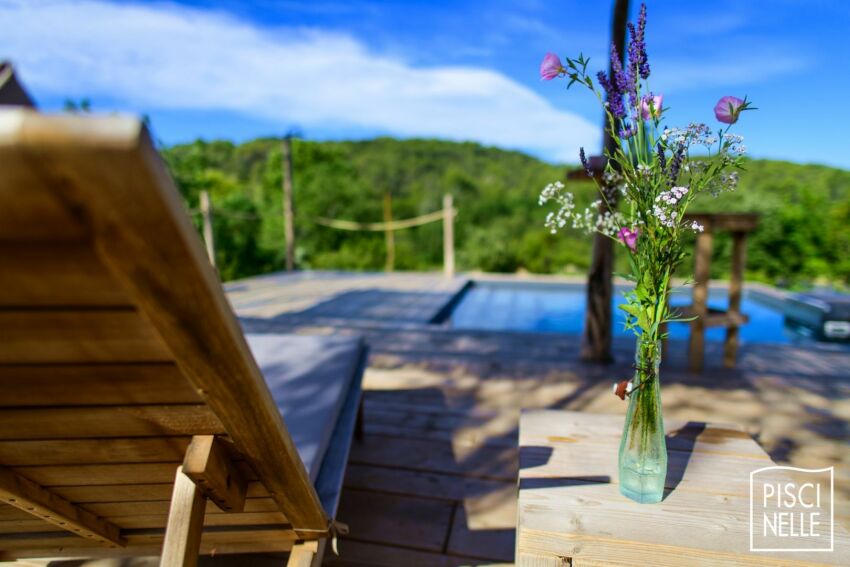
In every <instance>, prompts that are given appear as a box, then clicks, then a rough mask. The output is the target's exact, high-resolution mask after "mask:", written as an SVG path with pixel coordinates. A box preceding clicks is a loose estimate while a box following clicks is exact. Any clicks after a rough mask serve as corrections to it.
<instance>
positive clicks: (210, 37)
mask: <svg viewBox="0 0 850 567" xmlns="http://www.w3.org/2000/svg"><path fill="white" fill-rule="evenodd" d="M0 20H2V21H3V22H4V26H3V27H4V31H3V33H2V34H0V54H2V55H3V56H6V57H10V58H11V59H12V60H13V61H14V62H15V63H16V64H17V65H18V67H19V68H20V70H21V74H22V76H23V78H24V80H25V81H26V82H27V84H28V85H29V87H30V88H31V89H32V90H33V92H34V93H35V94H36V96H38V95H39V94H50V95H58V96H72V97H82V96H92V97H98V96H108V97H110V99H112V100H117V101H120V102H122V103H125V104H127V105H129V106H131V107H134V108H138V109H140V110H152V109H201V110H227V111H235V112H240V113H243V114H245V115H248V116H252V117H259V118H262V119H267V120H270V121H275V122H279V123H281V124H290V123H293V122H296V123H299V124H301V125H303V126H305V127H306V128H308V129H309V128H310V126H311V125H315V126H319V125H321V126H323V127H327V126H328V125H339V126H340V127H346V128H352V127H353V128H358V127H360V128H367V129H375V130H382V131H386V132H388V133H391V134H396V135H400V136H435V137H442V138H448V139H456V140H475V141H479V142H482V143H485V144H494V145H499V146H503V147H509V148H521V149H525V150H529V151H532V152H535V153H538V154H540V155H543V156H546V157H548V158H551V159H557V160H569V161H575V156H576V155H577V151H578V147H579V145H587V146H590V147H595V146H597V145H598V144H599V127H598V126H597V125H595V124H591V123H589V122H588V121H586V120H584V119H583V118H581V117H579V116H577V115H575V114H572V113H569V112H565V111H562V110H558V109H556V108H554V107H553V106H552V105H551V104H549V102H547V101H546V100H545V99H543V98H542V97H540V96H539V95H537V94H535V93H534V92H533V91H531V90H530V89H528V88H526V87H525V86H523V85H521V84H518V83H516V82H514V81H512V80H511V79H509V78H508V77H506V76H504V75H502V74H500V73H498V72H495V71H492V70H489V69H484V68H478V67H460V66H451V67H447V66H443V67H439V66H437V67H413V66H411V65H409V64H407V63H405V62H404V61H402V60H399V59H396V58H392V57H389V56H382V55H380V54H375V53H371V52H370V51H369V50H368V49H367V48H366V46H364V45H363V44H362V43H361V42H359V41H357V40H356V39H354V38H352V37H349V36H346V35H342V34H334V33H329V32H327V31H322V30H305V29H292V28H280V29H268V28H261V27H258V26H255V25H252V24H250V23H248V22H245V21H242V20H238V19H236V18H234V17H232V16H230V15H227V14H224V13H217V12H212V11H206V10H197V9H188V8H181V7H177V6H174V5H170V4H153V5H140V4H122V5H117V4H111V3H108V2H103V1H85V2H79V1H71V0H56V1H21V2H2V1H0Z"/></svg>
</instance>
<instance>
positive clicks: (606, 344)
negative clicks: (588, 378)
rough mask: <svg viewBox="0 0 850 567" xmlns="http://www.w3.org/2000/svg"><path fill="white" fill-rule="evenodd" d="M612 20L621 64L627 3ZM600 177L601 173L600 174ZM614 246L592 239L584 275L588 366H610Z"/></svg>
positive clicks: (612, 145)
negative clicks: (588, 267)
mask: <svg viewBox="0 0 850 567" xmlns="http://www.w3.org/2000/svg"><path fill="white" fill-rule="evenodd" d="M612 16H613V17H612V18H611V42H612V43H613V44H614V45H615V46H616V47H617V53H619V55H620V60H621V61H620V63H621V64H622V62H623V60H624V57H625V54H626V50H625V46H626V23H627V22H628V19H629V0H616V1H615V2H614V12H613V15H612ZM613 74H614V73H613V69H612V66H611V65H610V64H609V66H608V76H609V77H611V76H613ZM610 128H614V129H615V130H616V125H612V124H609V123H608V119H607V117H606V118H605V122H604V126H603V128H602V136H603V146H604V148H605V149H606V150H607V151H608V152H609V153H611V154H613V153H614V151H615V150H616V148H617V141H616V140H615V139H614V138H613V137H611V134H610V132H609V129H610ZM600 173H601V172H600ZM608 203H610V204H611V208H616V206H617V196H616V193H614V192H611V194H610V195H609V198H608V201H607V203H603V204H602V205H600V207H599V214H604V213H605V212H606V211H608V210H609V207H608ZM613 277H614V246H613V242H612V241H611V239H610V238H609V237H607V236H603V235H601V234H596V235H595V236H594V238H593V257H592V260H591V264H590V270H589V271H588V273H587V309H586V310H585V315H584V333H583V335H582V344H581V359H582V360H585V361H589V362H610V361H611V360H612V359H613V357H612V356H611V335H612V331H611V329H612V322H611V300H612V298H613V294H614V286H613V282H612V279H613Z"/></svg>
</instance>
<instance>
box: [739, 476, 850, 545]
mask: <svg viewBox="0 0 850 567" xmlns="http://www.w3.org/2000/svg"><path fill="white" fill-rule="evenodd" d="M789 473H793V474H789ZM833 490H834V468H833V467H827V468H823V469H802V468H798V467H788V466H781V465H775V466H770V467H764V468H760V469H758V470H754V471H752V472H751V473H750V551H753V552H756V551H774V552H776V551H788V552H791V551H797V552H800V551H804V552H818V551H826V552H829V551H832V550H833V546H834V538H835V504H834V499H833V495H834V492H833Z"/></svg>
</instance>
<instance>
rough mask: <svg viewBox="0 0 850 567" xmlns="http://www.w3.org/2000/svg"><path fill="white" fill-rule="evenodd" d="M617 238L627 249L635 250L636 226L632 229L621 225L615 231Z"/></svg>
mask: <svg viewBox="0 0 850 567" xmlns="http://www.w3.org/2000/svg"><path fill="white" fill-rule="evenodd" d="M617 239H618V240H619V241H620V242H622V243H623V244H625V245H626V246H627V247H628V248H629V250H631V251H632V252H634V251H635V250H637V239H638V228H637V227H635V228H634V229H631V228H626V227H623V228H621V229H620V231H619V232H618V233H617Z"/></svg>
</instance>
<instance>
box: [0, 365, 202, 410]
mask: <svg viewBox="0 0 850 567" xmlns="http://www.w3.org/2000/svg"><path fill="white" fill-rule="evenodd" d="M0 389H2V391H3V396H2V398H0V407H11V408H22V407H43V406H51V407H60V406H96V405H106V406H112V405H144V404H192V403H194V404H197V403H201V402H202V400H201V397H200V396H199V395H198V393H197V392H195V390H194V389H193V388H192V386H191V385H190V384H189V382H187V381H186V380H185V379H184V378H183V375H182V374H181V373H180V371H179V370H178V368H177V366H176V365H175V364H174V363H173V362H165V363H129V364H74V365H62V364H59V365H57V364H39V365H29V364H18V365H0Z"/></svg>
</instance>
